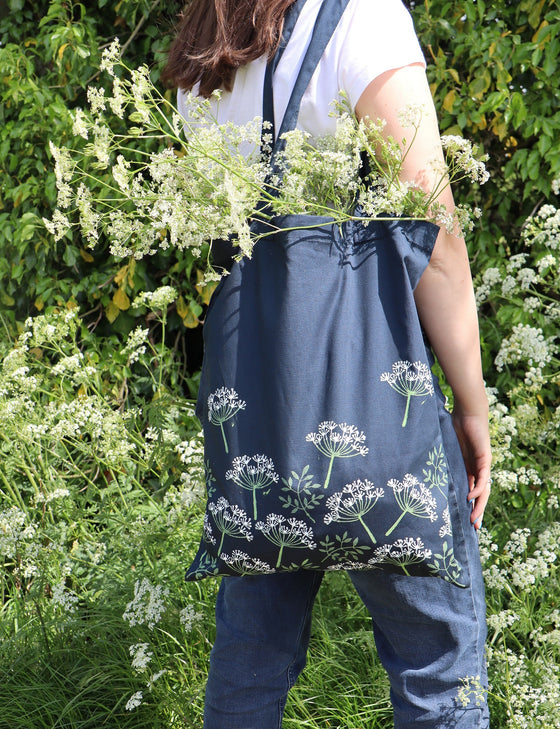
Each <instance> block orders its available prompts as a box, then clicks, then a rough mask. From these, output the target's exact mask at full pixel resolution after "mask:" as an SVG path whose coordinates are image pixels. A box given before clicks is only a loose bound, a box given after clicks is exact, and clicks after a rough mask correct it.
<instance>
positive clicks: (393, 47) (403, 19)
mask: <svg viewBox="0 0 560 729" xmlns="http://www.w3.org/2000/svg"><path fill="white" fill-rule="evenodd" d="M348 10H349V11H350V12H349V15H348V18H347V22H346V23H345V29H346V33H344V37H343V38H341V41H342V42H341V46H340V55H339V67H338V82H339V87H340V88H341V89H343V90H344V91H345V92H346V94H347V96H348V100H349V101H350V103H351V105H352V108H354V107H355V106H356V104H357V102H358V99H359V98H360V96H361V95H362V93H363V92H364V90H365V89H366V87H367V86H368V85H369V84H370V83H371V82H372V81H373V80H374V79H375V78H377V76H380V75H381V74H382V73H385V71H390V70H392V69H395V68H402V67H403V66H408V65H410V64H411V63H422V64H423V65H426V64H425V59H424V54H423V53H422V49H421V48H420V43H419V42H418V38H417V36H416V31H415V30H414V25H413V22H412V17H411V15H410V13H409V12H408V10H407V9H406V7H405V6H404V5H403V4H402V2H401V0H353V2H352V5H351V6H349V8H348Z"/></svg>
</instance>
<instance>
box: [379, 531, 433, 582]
mask: <svg viewBox="0 0 560 729" xmlns="http://www.w3.org/2000/svg"><path fill="white" fill-rule="evenodd" d="M431 556H432V552H431V550H430V549H426V548H425V546H424V542H423V541H422V540H421V539H420V538H419V537H418V538H416V539H415V538H413V537H405V538H404V539H397V540H396V541H395V542H393V543H392V544H384V545H383V546H381V547H377V548H376V549H375V552H374V556H373V557H372V558H371V559H369V560H368V562H369V564H370V565H373V566H374V567H375V566H376V565H379V564H391V565H395V566H396V567H400V568H401V569H402V571H403V572H404V573H405V574H406V575H409V574H410V573H409V571H408V569H407V568H409V567H410V566H411V565H415V564H420V563H422V562H425V561H426V560H427V559H428V558H429V557H431Z"/></svg>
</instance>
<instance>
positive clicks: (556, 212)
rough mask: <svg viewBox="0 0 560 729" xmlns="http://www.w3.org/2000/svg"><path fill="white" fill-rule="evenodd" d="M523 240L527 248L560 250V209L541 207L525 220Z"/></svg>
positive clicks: (550, 206)
mask: <svg viewBox="0 0 560 729" xmlns="http://www.w3.org/2000/svg"><path fill="white" fill-rule="evenodd" d="M523 238H524V240H525V242H526V244H527V245H529V246H535V245H540V246H543V247H544V248H546V249H548V250H549V251H558V250H560V209H558V208H555V207H554V205H542V206H541V208H540V209H539V211H538V213H537V214H536V215H534V216H532V217H530V218H528V219H527V221H526V223H525V227H524V229H523Z"/></svg>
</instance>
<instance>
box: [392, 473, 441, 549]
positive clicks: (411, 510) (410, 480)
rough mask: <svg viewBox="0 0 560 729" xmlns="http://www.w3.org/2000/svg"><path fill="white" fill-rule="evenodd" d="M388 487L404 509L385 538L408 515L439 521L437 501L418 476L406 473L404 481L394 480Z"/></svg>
mask: <svg viewBox="0 0 560 729" xmlns="http://www.w3.org/2000/svg"><path fill="white" fill-rule="evenodd" d="M387 486H388V487H389V488H390V489H392V490H393V493H394V495H395V499H396V501H397V504H398V505H399V506H400V508H401V509H402V514H401V515H400V516H399V518H398V519H397V520H396V521H395V523H394V524H393V526H392V527H390V528H389V529H388V530H387V531H386V532H385V536H387V537H388V536H389V535H390V534H391V533H392V532H393V531H394V529H396V527H397V526H398V525H399V524H400V522H401V521H402V519H403V518H404V517H405V516H406V515H407V514H410V515H411V516H415V517H418V518H419V519H429V520H430V521H436V520H437V513H436V507H437V504H436V500H435V499H434V497H433V496H432V494H431V493H430V490H429V489H427V488H426V487H425V486H424V485H423V484H421V483H420V481H418V479H417V478H416V476H413V475H412V474H410V473H406V474H405V475H404V477H403V480H402V481H399V480H398V479H396V478H392V479H390V480H389V481H388V482H387Z"/></svg>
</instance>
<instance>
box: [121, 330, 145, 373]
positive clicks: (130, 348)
mask: <svg viewBox="0 0 560 729" xmlns="http://www.w3.org/2000/svg"><path fill="white" fill-rule="evenodd" d="M149 333H150V330H149V329H145V328H144V327H136V329H133V330H132V331H131V332H130V333H129V335H128V337H127V338H126V344H125V345H124V347H123V348H122V349H121V351H120V354H121V355H123V356H125V357H126V358H127V360H128V364H129V365H131V364H134V363H135V362H137V361H138V360H139V359H140V356H141V355H143V354H146V342H147V341H148V335H149Z"/></svg>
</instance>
